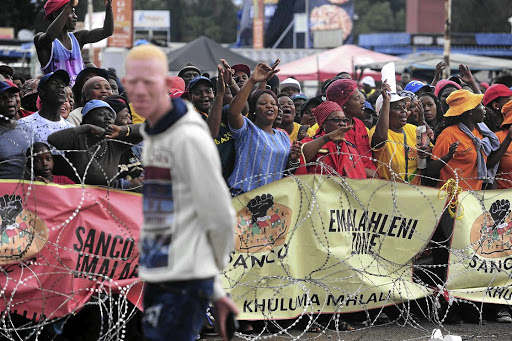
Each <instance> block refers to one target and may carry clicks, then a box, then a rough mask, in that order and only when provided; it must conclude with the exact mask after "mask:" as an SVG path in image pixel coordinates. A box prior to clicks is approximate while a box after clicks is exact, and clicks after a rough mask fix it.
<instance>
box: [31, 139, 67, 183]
mask: <svg viewBox="0 0 512 341" xmlns="http://www.w3.org/2000/svg"><path fill="white" fill-rule="evenodd" d="M27 173H28V177H29V179H31V180H34V181H42V182H45V183H47V184H48V183H50V182H53V183H56V184H60V185H74V184H75V183H74V182H73V181H72V180H71V179H70V178H68V177H67V176H64V175H53V155H52V153H51V152H50V147H49V146H48V145H47V144H46V143H42V142H36V143H34V144H33V145H32V146H31V147H30V148H29V149H27Z"/></svg>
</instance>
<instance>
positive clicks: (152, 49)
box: [126, 44, 169, 75]
mask: <svg viewBox="0 0 512 341" xmlns="http://www.w3.org/2000/svg"><path fill="white" fill-rule="evenodd" d="M152 59H157V60H159V61H161V62H162V63H163V64H164V66H165V73H166V75H167V72H168V71H169V65H168V61H167V56H166V55H165V53H164V52H163V51H162V50H161V49H160V48H158V47H156V46H155V45H152V44H144V45H139V46H135V47H134V48H132V49H131V50H130V51H128V54H127V55H126V61H127V62H128V61H130V60H152Z"/></svg>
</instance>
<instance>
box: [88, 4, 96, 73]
mask: <svg viewBox="0 0 512 341" xmlns="http://www.w3.org/2000/svg"><path fill="white" fill-rule="evenodd" d="M92 13H93V7H92V0H87V14H88V15H89V29H90V30H92ZM88 51H89V63H94V48H93V47H92V44H89V46H88Z"/></svg>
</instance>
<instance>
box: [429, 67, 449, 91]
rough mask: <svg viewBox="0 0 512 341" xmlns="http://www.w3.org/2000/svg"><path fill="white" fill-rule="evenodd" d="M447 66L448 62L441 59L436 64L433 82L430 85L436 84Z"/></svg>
mask: <svg viewBox="0 0 512 341" xmlns="http://www.w3.org/2000/svg"><path fill="white" fill-rule="evenodd" d="M445 68H446V63H445V62H444V61H441V62H439V63H437V65H436V71H435V73H434V79H433V80H432V83H430V85H432V86H436V84H437V82H439V80H440V79H441V75H442V74H443V70H444V69H445Z"/></svg>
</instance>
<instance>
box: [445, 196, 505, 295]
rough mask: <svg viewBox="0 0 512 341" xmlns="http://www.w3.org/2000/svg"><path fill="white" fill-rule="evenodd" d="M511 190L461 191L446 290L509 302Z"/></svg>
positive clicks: (452, 292)
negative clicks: (460, 213)
mask: <svg viewBox="0 0 512 341" xmlns="http://www.w3.org/2000/svg"><path fill="white" fill-rule="evenodd" d="M511 201H512V191H511V190H493V191H485V192H483V191H482V192H480V191H479V192H473V193H471V192H463V193H462V194H461V196H460V205H461V206H459V212H462V211H463V216H462V218H461V219H459V220H457V221H456V222H455V226H454V232H453V238H452V245H451V249H450V261H449V267H448V280H447V289H448V290H449V292H450V294H451V295H453V296H455V297H459V298H464V299H467V300H471V301H477V302H487V303H500V304H510V301H511V298H512V287H511V286H512V280H511V276H512V271H511V269H512V218H511V213H510V212H511V207H510V206H511Z"/></svg>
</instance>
